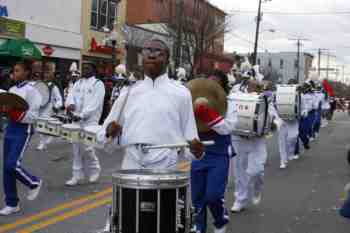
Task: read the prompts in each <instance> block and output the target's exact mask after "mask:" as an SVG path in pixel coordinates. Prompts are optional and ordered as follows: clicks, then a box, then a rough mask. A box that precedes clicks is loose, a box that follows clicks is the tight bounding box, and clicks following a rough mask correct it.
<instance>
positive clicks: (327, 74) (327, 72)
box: [326, 52, 330, 79]
mask: <svg viewBox="0 0 350 233" xmlns="http://www.w3.org/2000/svg"><path fill="white" fill-rule="evenodd" d="M329 56H330V54H329V52H328V53H327V70H326V79H328V76H329Z"/></svg>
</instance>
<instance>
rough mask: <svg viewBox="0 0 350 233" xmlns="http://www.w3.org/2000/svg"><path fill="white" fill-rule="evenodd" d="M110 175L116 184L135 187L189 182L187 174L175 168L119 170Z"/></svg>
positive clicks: (184, 184)
mask: <svg viewBox="0 0 350 233" xmlns="http://www.w3.org/2000/svg"><path fill="white" fill-rule="evenodd" d="M112 177H113V178H112V179H113V182H114V183H115V184H117V185H120V186H122V187H128V188H137V189H166V188H178V187H185V186H187V185H188V184H189V174H188V173H187V172H181V171H176V170H152V169H140V170H137V169H135V170H119V171H117V172H115V173H114V174H113V175H112Z"/></svg>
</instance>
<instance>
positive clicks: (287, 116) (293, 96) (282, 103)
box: [276, 85, 301, 120]
mask: <svg viewBox="0 0 350 233" xmlns="http://www.w3.org/2000/svg"><path fill="white" fill-rule="evenodd" d="M300 105H301V96H300V93H299V91H298V86H297V85H278V86H277V91H276V107H277V111H278V115H279V116H280V117H281V118H282V119H283V120H295V119H298V117H299V116H300Z"/></svg>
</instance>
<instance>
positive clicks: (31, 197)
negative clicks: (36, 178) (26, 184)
mask: <svg viewBox="0 0 350 233" xmlns="http://www.w3.org/2000/svg"><path fill="white" fill-rule="evenodd" d="M42 184H43V181H42V180H40V182H39V185H38V187H36V188H34V189H30V190H29V191H28V194H27V199H28V200H29V201H34V200H35V199H36V198H37V197H38V195H39V193H40V189H41V186H42Z"/></svg>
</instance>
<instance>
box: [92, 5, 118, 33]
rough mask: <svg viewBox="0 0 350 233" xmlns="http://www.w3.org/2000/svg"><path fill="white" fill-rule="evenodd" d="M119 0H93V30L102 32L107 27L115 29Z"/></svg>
mask: <svg viewBox="0 0 350 233" xmlns="http://www.w3.org/2000/svg"><path fill="white" fill-rule="evenodd" d="M117 11H118V0H92V5H91V23H90V25H91V28H93V29H96V30H102V28H103V27H105V26H107V27H108V28H109V29H112V28H113V24H114V22H115V21H116V19H117Z"/></svg>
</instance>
